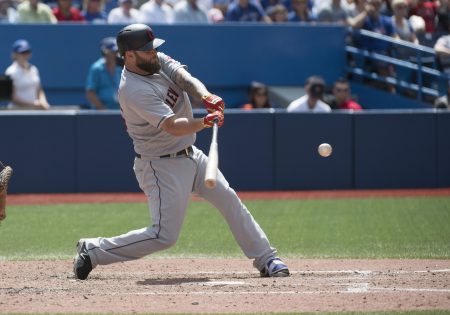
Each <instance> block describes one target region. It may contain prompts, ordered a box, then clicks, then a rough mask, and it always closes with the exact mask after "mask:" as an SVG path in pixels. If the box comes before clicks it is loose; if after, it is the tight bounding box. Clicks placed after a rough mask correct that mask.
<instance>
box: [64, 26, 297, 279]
mask: <svg viewBox="0 0 450 315" xmlns="http://www.w3.org/2000/svg"><path fill="white" fill-rule="evenodd" d="M116 39H117V45H118V47H119V53H120V54H121V55H122V57H123V58H124V63H125V67H124V69H123V71H122V78H121V82H120V86H119V102H120V107H121V110H122V116H123V118H124V120H125V122H126V126H127V131H128V134H129V135H130V137H131V138H132V139H133V144H134V149H135V152H136V158H135V161H134V172H135V174H136V178H137V180H138V183H139V186H140V188H141V189H142V190H143V191H144V193H145V194H146V196H147V198H148V205H149V210H150V216H151V219H152V223H153V225H151V226H149V227H146V228H142V229H139V230H135V231H130V232H128V233H126V234H123V235H120V236H116V237H111V238H103V237H98V238H89V239H80V240H79V241H78V243H77V255H76V256H75V259H74V265H73V269H74V273H75V278H77V279H81V280H84V279H86V278H87V277H88V275H89V273H90V272H91V271H92V269H93V268H95V267H97V265H107V264H111V263H115V262H121V261H128V260H133V259H138V258H141V257H144V256H146V255H149V254H151V253H154V252H156V251H160V250H163V249H166V248H169V247H170V246H172V245H174V244H175V242H176V241H177V239H178V236H179V233H180V230H181V226H182V223H183V219H184V216H185V212H186V208H187V205H188V202H189V197H190V194H191V192H194V193H196V194H198V195H199V196H201V197H203V198H204V199H206V200H207V201H209V202H210V203H211V204H212V205H214V206H215V207H216V208H217V209H218V210H219V211H220V212H221V213H222V215H223V216H224V218H225V220H226V221H227V223H228V225H229V227H230V229H231V231H232V233H233V235H234V237H235V239H236V241H237V242H238V244H239V246H240V247H241V249H242V251H243V252H244V254H245V255H246V256H247V257H248V258H252V259H253V265H254V266H255V267H256V268H257V269H258V270H259V271H260V273H261V276H264V277H275V276H288V275H289V270H288V267H287V266H286V265H285V264H284V263H283V262H282V261H281V260H280V259H279V258H277V257H276V253H277V252H276V249H275V248H272V247H271V246H270V244H269V240H268V239H267V236H266V235H265V233H264V231H263V230H262V229H261V228H260V226H259V225H258V223H257V222H256V221H255V220H254V219H253V217H252V215H251V214H250V212H249V211H248V210H247V208H246V207H245V205H244V204H243V203H242V202H241V200H240V199H239V197H238V196H237V195H236V193H235V191H234V190H233V189H232V188H230V186H229V184H228V182H227V181H226V179H225V178H224V177H223V175H222V173H221V172H220V171H219V172H218V175H217V184H216V187H215V188H214V189H207V188H206V187H205V186H204V182H203V178H204V176H205V168H206V164H207V160H208V157H207V156H206V155H205V154H204V153H203V152H202V151H201V150H199V149H198V148H196V147H195V146H194V142H195V137H196V133H197V132H199V131H201V130H203V129H204V128H209V127H212V125H213V121H214V120H215V119H218V121H219V122H218V126H219V127H221V126H222V124H223V118H224V114H223V110H224V102H223V100H222V99H221V98H220V97H218V96H216V95H213V94H211V93H210V92H209V91H208V90H207V89H206V87H205V86H204V84H203V83H201V82H200V81H199V80H198V79H196V78H194V77H192V76H191V75H190V74H189V72H188V71H187V70H186V68H185V66H183V65H181V64H180V63H179V62H177V61H175V60H173V59H172V58H170V57H169V56H167V55H165V54H163V53H162V52H157V48H158V47H159V46H160V45H161V44H163V43H164V40H162V39H159V38H155V36H154V35H153V32H152V29H151V28H150V27H148V26H147V25H144V24H132V25H129V26H126V27H125V28H123V29H122V30H121V31H120V32H119V33H118V35H117V38H116ZM188 95H190V96H191V97H192V98H197V99H201V100H202V102H203V104H204V105H205V107H206V109H207V111H208V114H207V115H206V116H205V117H203V118H193V115H192V107H191V103H190V101H189V97H188Z"/></svg>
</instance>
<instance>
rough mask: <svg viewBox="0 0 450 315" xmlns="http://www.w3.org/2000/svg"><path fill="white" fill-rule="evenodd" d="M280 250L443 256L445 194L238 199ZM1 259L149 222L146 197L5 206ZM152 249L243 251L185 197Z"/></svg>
mask: <svg viewBox="0 0 450 315" xmlns="http://www.w3.org/2000/svg"><path fill="white" fill-rule="evenodd" d="M245 203H246V205H247V207H248V208H249V210H250V211H251V212H252V214H253V216H254V217H255V218H256V220H257V221H258V222H259V224H260V225H261V226H262V228H263V229H264V231H265V232H266V234H267V235H268V237H269V239H270V241H271V243H272V245H273V246H275V247H277V249H278V250H279V252H280V255H281V256H282V257H299V258H436V259H449V258H450V229H449V225H448V222H450V198H449V197H436V198H435V197H419V198H372V199H371V198H369V199H325V200H286V201H277V200H264V201H246V202H245ZM7 211H8V218H7V219H6V221H4V223H2V225H1V226H0V259H47V258H52V259H53V258H62V259H67V258H71V257H72V256H73V254H74V250H75V243H76V241H77V240H78V239H79V238H80V237H97V236H104V237H109V236H115V235H119V234H122V233H126V232H127V231H129V230H132V229H137V228H141V227H144V226H147V225H149V224H150V221H149V215H148V210H147V205H146V204H138V203H134V204H64V205H41V206H9V207H8V209H7ZM157 255H158V256H189V257H191V256H227V257H229V256H234V257H243V254H242V252H241V250H240V249H239V247H238V246H237V245H236V242H235V241H234V238H233V237H232V235H231V233H230V231H229V229H228V227H227V225H226V224H225V221H224V220H223V218H222V217H221V216H220V214H219V213H218V211H216V210H215V209H214V208H212V206H210V205H209V204H208V203H205V202H191V204H190V206H189V209H188V212H187V215H186V219H185V223H184V225H183V229H182V232H181V236H180V239H179V241H178V243H177V245H176V246H174V247H173V248H171V249H169V250H167V251H164V252H162V253H159V254H157Z"/></svg>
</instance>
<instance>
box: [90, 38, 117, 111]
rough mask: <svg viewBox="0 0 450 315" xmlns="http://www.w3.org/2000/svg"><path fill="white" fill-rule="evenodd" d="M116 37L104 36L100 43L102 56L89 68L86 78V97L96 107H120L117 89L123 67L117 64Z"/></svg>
mask: <svg viewBox="0 0 450 315" xmlns="http://www.w3.org/2000/svg"><path fill="white" fill-rule="evenodd" d="M117 51H118V48H117V44H116V38H115V37H107V38H104V39H103V40H102V41H101V43H100V53H101V55H102V56H101V57H100V59H98V60H97V61H96V62H94V63H93V64H92V65H91V67H90V68H89V72H88V76H87V80H86V98H87V99H88V101H89V103H90V105H91V107H92V108H95V109H119V108H120V107H119V102H118V100H117V89H118V88H119V83H120V75H121V73H122V67H121V66H120V65H118V64H117Z"/></svg>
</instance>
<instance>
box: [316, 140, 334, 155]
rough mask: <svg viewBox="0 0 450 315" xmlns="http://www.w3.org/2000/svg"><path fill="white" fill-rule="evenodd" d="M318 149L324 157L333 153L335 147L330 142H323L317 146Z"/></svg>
mask: <svg viewBox="0 0 450 315" xmlns="http://www.w3.org/2000/svg"><path fill="white" fill-rule="evenodd" d="M317 151H318V152H319V154H320V155H321V156H323V157H328V156H330V155H331V153H332V152H333V148H332V147H331V145H329V144H328V143H322V144H321V145H319V147H318V148H317Z"/></svg>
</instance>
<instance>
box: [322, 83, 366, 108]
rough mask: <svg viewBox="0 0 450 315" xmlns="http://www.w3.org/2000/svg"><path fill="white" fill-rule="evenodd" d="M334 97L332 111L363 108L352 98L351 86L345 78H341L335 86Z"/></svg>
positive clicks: (331, 104)
mask: <svg viewBox="0 0 450 315" xmlns="http://www.w3.org/2000/svg"><path fill="white" fill-rule="evenodd" d="M332 92H333V97H332V99H331V100H330V102H329V104H330V107H331V108H332V109H352V110H361V109H362V106H361V105H359V104H358V103H357V102H355V101H354V100H353V99H352V97H351V92H350V84H349V83H348V81H347V80H346V79H344V78H339V79H337V80H336V82H334V84H333V91H332Z"/></svg>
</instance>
